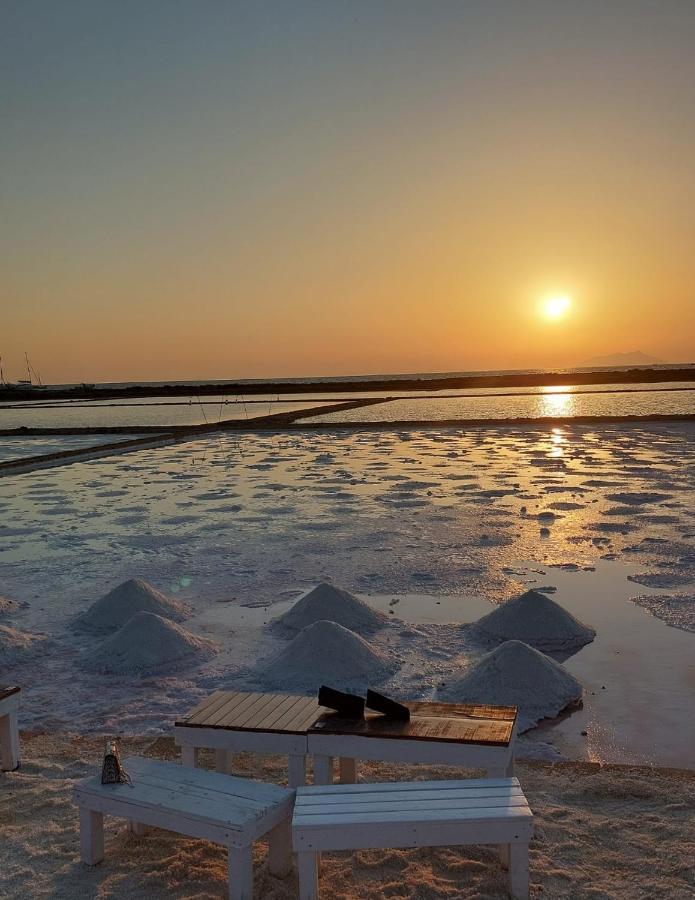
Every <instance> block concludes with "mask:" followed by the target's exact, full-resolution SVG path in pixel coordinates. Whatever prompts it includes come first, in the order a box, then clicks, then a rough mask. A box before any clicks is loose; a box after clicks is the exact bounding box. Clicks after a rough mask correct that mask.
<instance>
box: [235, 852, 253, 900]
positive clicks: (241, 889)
mask: <svg viewBox="0 0 695 900" xmlns="http://www.w3.org/2000/svg"><path fill="white" fill-rule="evenodd" d="M252 898H253V853H252V850H251V846H250V845H249V846H248V847H230V848H229V900H252Z"/></svg>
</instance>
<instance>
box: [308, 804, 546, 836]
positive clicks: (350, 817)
mask: <svg viewBox="0 0 695 900" xmlns="http://www.w3.org/2000/svg"><path fill="white" fill-rule="evenodd" d="M532 818H533V815H532V813H531V810H530V809H529V807H528V805H523V806H512V807H509V808H503V809H495V808H494V807H493V808H483V809H476V808H473V809H456V808H453V809H446V810H442V809H436V808H435V809H424V810H421V811H419V812H412V811H411V810H408V809H397V810H395V811H391V812H374V813H370V811H369V810H360V811H359V812H355V813H343V812H340V813H330V814H327V815H320V814H315V815H311V816H304V815H302V813H301V812H297V810H296V808H295V813H294V817H293V819H292V825H293V827H295V828H301V829H304V830H311V829H318V830H321V829H324V828H325V829H328V828H340V827H341V826H343V825H364V826H369V825H375V824H379V823H383V824H386V823H389V822H397V823H399V824H401V825H406V824H407V825H414V824H417V823H419V822H423V823H424V822H459V823H464V822H465V823H467V824H470V823H474V822H485V821H490V820H498V821H505V822H514V821H517V820H520V821H524V820H527V819H532Z"/></svg>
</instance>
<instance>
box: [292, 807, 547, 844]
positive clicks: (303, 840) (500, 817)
mask: <svg viewBox="0 0 695 900" xmlns="http://www.w3.org/2000/svg"><path fill="white" fill-rule="evenodd" d="M357 819H358V820H357V821H356V822H346V821H340V822H339V823H338V824H337V825H336V824H335V822H334V823H333V824H332V825H330V824H328V823H323V824H321V825H319V826H317V827H316V826H311V827H302V826H299V825H296V824H293V829H292V832H293V845H294V850H295V852H297V853H298V854H302V853H303V852H305V851H307V850H314V851H317V850H318V851H321V850H357V849H360V848H372V849H379V848H381V847H448V846H460V845H462V844H498V845H499V844H513V843H522V844H528V842H529V841H530V839H531V838H532V837H533V816H532V815H531V814H530V813H528V814H523V813H520V814H519V813H513V812H512V813H509V812H505V813H502V814H500V813H495V814H494V815H489V816H484V817H482V818H480V817H479V818H478V819H472V818H471V819H462V818H461V817H456V816H454V817H452V818H449V817H447V818H446V819H442V818H438V817H437V813H436V812H435V813H433V814H432V818H431V819H427V820H421V821H420V822H402V821H400V820H399V819H398V813H396V814H395V817H394V819H393V820H392V821H389V822H383V821H382V822H372V823H370V825H369V826H367V825H365V823H364V821H360V818H359V817H357Z"/></svg>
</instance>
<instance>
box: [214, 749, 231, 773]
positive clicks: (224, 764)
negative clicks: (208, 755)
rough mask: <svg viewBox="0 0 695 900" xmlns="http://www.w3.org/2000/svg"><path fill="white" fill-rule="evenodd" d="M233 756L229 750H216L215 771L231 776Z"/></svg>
mask: <svg viewBox="0 0 695 900" xmlns="http://www.w3.org/2000/svg"><path fill="white" fill-rule="evenodd" d="M231 764H232V754H231V753H229V751H227V750H215V771H216V772H220V773H221V774H222V775H229V773H230V772H231V769H232V765H231Z"/></svg>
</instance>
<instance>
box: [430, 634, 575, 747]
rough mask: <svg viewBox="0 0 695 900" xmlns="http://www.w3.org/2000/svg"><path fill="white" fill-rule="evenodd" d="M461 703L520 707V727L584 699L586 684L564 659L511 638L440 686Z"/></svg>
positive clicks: (556, 713)
mask: <svg viewBox="0 0 695 900" xmlns="http://www.w3.org/2000/svg"><path fill="white" fill-rule="evenodd" d="M439 694H440V695H441V696H442V697H443V698H446V699H450V700H453V701H455V702H457V703H490V704H493V705H496V706H517V707H518V708H519V730H520V731H526V730H528V729H529V728H533V726H534V725H536V724H537V723H538V722H540V720H541V719H546V718H552V717H554V716H556V715H558V713H560V712H562V710H563V709H565V708H566V707H567V706H570V705H571V704H573V703H576V702H577V701H578V700H581V696H582V686H581V684H580V682H579V681H577V679H576V678H575V677H574V676H573V675H570V673H569V672H568V671H567V669H565V668H564V666H561V665H560V663H558V662H556V661H555V660H554V659H551V658H550V657H549V656H546V655H545V654H544V653H541V652H540V651H538V650H534V648H533V647H529V646H528V644H523V643H522V642H521V641H507V642H506V643H504V644H501V645H500V646H499V647H496V648H495V649H494V650H493V651H492V652H491V653H488V654H487V655H486V656H484V657H483V658H482V659H481V660H480V661H479V662H477V663H476V664H475V665H473V666H471V668H469V669H468V670H467V671H466V672H464V674H463V675H461V676H459V677H457V678H456V677H455V678H453V679H452V680H451V681H449V682H447V683H446V685H445V686H444V687H443V688H440V690H439Z"/></svg>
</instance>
